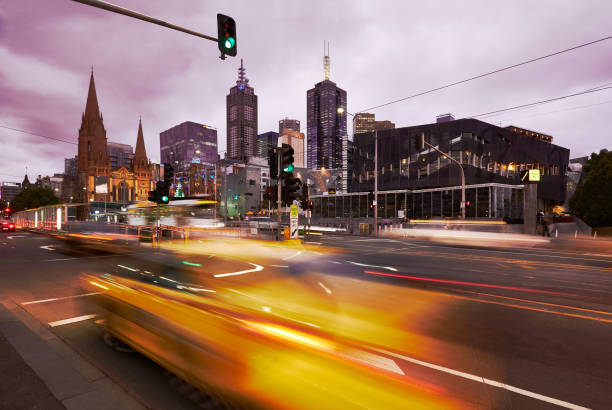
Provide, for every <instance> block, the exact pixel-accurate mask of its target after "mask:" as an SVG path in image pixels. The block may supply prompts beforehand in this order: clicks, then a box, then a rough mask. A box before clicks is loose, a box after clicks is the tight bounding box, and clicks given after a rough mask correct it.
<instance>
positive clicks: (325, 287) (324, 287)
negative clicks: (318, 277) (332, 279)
mask: <svg viewBox="0 0 612 410" xmlns="http://www.w3.org/2000/svg"><path fill="white" fill-rule="evenodd" d="M319 286H321V287H322V288H323V290H325V292H326V293H327V294H328V295H331V293H332V291H331V290H330V289H329V288H328V287H327V286H325V285H324V284H323V283H322V282H319Z"/></svg>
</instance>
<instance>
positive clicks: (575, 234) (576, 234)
mask: <svg viewBox="0 0 612 410" xmlns="http://www.w3.org/2000/svg"><path fill="white" fill-rule="evenodd" d="M577 237H578V231H576V232H574V239H576V238H577Z"/></svg>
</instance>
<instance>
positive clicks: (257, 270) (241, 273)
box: [215, 262, 263, 278]
mask: <svg viewBox="0 0 612 410" xmlns="http://www.w3.org/2000/svg"><path fill="white" fill-rule="evenodd" d="M248 263H249V265H253V266H255V268H253V269H247V270H241V271H240V272H230V273H219V274H216V275H215V278H222V277H224V276H235V275H244V274H245V273H250V272H259V271H260V270H263V266H260V265H257V264H255V263H251V262H248Z"/></svg>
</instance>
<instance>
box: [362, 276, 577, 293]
mask: <svg viewBox="0 0 612 410" xmlns="http://www.w3.org/2000/svg"><path fill="white" fill-rule="evenodd" d="M364 273H367V274H369V275H379V276H391V277H394V278H402V279H410V280H419V281H423V282H436V283H447V284H451V285H462V286H475V287H481V288H493V289H504V290H516V291H520V292H531V293H544V294H548V295H563V296H580V295H576V294H574V293H563V292H553V291H551V290H542V289H529V288H519V287H516V286H504V285H491V284H488V283H477V282H463V281H458V280H448V279H436V278H425V277H422V276H410V275H402V274H395V273H386V272H376V271H373V270H364Z"/></svg>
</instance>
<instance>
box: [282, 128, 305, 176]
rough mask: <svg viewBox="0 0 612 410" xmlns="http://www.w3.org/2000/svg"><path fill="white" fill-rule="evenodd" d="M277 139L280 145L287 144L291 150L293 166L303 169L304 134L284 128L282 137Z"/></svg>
mask: <svg viewBox="0 0 612 410" xmlns="http://www.w3.org/2000/svg"><path fill="white" fill-rule="evenodd" d="M279 138H280V141H281V144H289V145H291V147H292V148H293V159H294V162H293V166H294V167H297V168H304V165H305V163H304V154H305V152H304V134H303V133H301V132H299V131H293V130H289V129H287V128H285V129H284V133H283V135H281V136H280V137H279Z"/></svg>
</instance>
